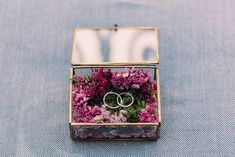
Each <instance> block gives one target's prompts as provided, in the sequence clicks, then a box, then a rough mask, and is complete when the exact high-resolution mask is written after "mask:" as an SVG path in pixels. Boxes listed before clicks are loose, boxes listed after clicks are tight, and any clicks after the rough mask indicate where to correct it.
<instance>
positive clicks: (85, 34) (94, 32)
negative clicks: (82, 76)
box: [71, 27, 159, 65]
mask: <svg viewBox="0 0 235 157" xmlns="http://www.w3.org/2000/svg"><path fill="white" fill-rule="evenodd" d="M71 63H72V65H103V64H158V63H159V54H158V32H157V28H154V27H151V28H150V27H136V28H130V27H127V28H117V27H114V28H97V29H87V28H77V29H76V30H75V32H74V41H73V52H72V62H71Z"/></svg>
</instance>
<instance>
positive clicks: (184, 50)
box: [0, 0, 235, 157]
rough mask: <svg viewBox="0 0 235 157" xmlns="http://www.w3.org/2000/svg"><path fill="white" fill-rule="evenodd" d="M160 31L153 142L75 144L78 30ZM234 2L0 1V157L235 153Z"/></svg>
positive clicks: (210, 0)
mask: <svg viewBox="0 0 235 157" xmlns="http://www.w3.org/2000/svg"><path fill="white" fill-rule="evenodd" d="M114 23H117V24H119V26H155V27H159V28H160V32H159V47H160V72H161V98H162V113H163V124H162V127H161V137H160V139H159V140H158V141H157V142H122V141H119V142H107V141H106V142H76V143H75V142H73V141H71V140H70V138H69V136H68V132H69V130H68V124H67V121H68V116H67V112H68V100H69V98H68V97H69V95H68V94H69V84H68V82H69V81H68V79H69V67H70V59H71V51H72V37H73V31H74V29H75V27H78V26H79V27H102V26H104V27H107V26H109V27H110V26H113V24H114ZM234 26H235V1H234V0H194V1H192V0H175V1H172V0H146V1H144V0H136V1H131V0H116V1H114V0H113V1H111V0H99V1H98V0H93V1H91V0H80V1H78V0H66V1H59V0H0V80H1V81H0V156H1V157H8V156H19V157H25V156H26V157H27V156H30V157H37V156H45V157H47V156H48V157H53V156H56V157H57V156H81V157H90V156H94V157H104V156H113V157H118V156H123V157H124V156H125V157H126V156H134V157H138V156H140V157H142V156H146V157H156V156H169V157H172V156H195V157H198V156H213V157H217V156H218V157H219V156H226V157H228V156H231V157H234V156H235V27H234Z"/></svg>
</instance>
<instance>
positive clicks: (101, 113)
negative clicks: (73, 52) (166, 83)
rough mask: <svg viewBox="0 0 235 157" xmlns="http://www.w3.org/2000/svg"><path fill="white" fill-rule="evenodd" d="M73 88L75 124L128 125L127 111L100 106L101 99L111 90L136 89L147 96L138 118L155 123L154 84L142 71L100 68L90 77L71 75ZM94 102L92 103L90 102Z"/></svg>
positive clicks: (146, 72)
mask: <svg viewBox="0 0 235 157" xmlns="http://www.w3.org/2000/svg"><path fill="white" fill-rule="evenodd" d="M73 79H74V82H73V85H72V114H73V120H74V121H75V122H98V123H99V122H110V123H116V122H127V118H126V115H127V111H126V110H124V109H121V110H119V111H112V112H110V109H109V108H107V107H106V106H105V105H103V101H102V98H103V96H104V95H105V94H106V93H107V92H110V91H123V90H125V91H128V90H131V89H133V90H138V91H139V92H141V93H142V94H143V95H146V99H145V102H146V105H145V106H144V108H143V109H142V110H141V112H140V115H139V121H140V122H156V121H157V114H156V105H155V103H156V97H155V95H156V89H157V86H156V82H155V81H153V80H152V79H151V76H150V73H149V72H148V71H144V70H142V69H124V70H123V71H119V72H115V71H112V72H111V70H110V69H107V70H103V69H102V68H100V69H96V70H94V71H93V72H92V73H91V74H90V75H85V76H79V75H74V77H73ZM91 102H93V104H92V103H91Z"/></svg>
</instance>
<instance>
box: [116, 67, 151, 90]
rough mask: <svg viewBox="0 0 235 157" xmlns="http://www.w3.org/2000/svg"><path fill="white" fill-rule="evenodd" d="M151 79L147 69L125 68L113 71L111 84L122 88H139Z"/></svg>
mask: <svg viewBox="0 0 235 157" xmlns="http://www.w3.org/2000/svg"><path fill="white" fill-rule="evenodd" d="M150 79H151V76H150V74H149V72H148V71H146V72H144V71H143V70H141V69H131V70H129V69H125V70H124V71H121V72H113V76H112V80H111V81H112V84H113V86H114V87H115V88H117V89H120V90H123V89H130V88H134V89H140V87H141V86H142V85H144V84H146V83H147V82H148V81H149V80H150Z"/></svg>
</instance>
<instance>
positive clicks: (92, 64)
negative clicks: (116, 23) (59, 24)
mask: <svg viewBox="0 0 235 157" xmlns="http://www.w3.org/2000/svg"><path fill="white" fill-rule="evenodd" d="M158 64H159V54H158V30H157V28H152V27H150V28H149V27H137V28H130V27H128V28H117V27H115V28H97V29H87V28H77V29H76V30H75V32H74V41H73V51H72V62H71V69H70V95H69V96H70V99H69V127H70V137H71V138H72V139H73V140H157V139H158V137H159V133H160V132H159V131H160V125H161V104H160V83H159V80H160V78H159V69H158V66H157V65H158Z"/></svg>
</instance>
